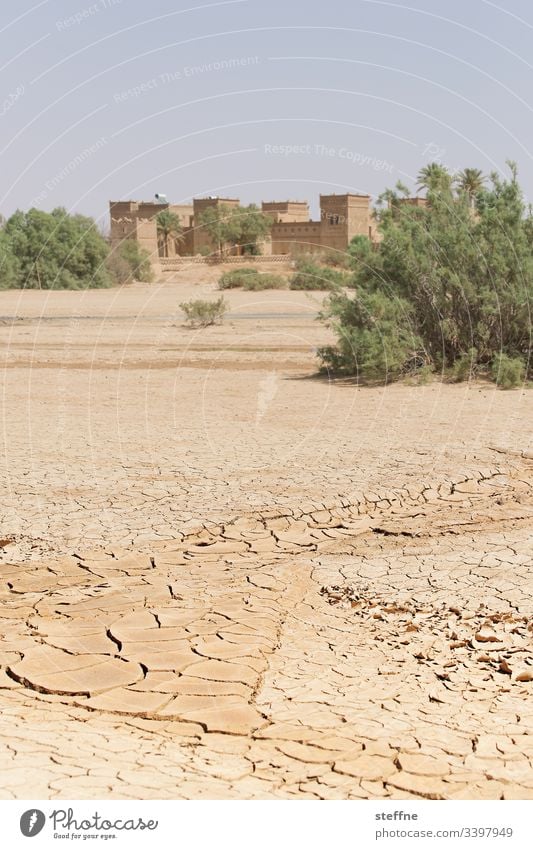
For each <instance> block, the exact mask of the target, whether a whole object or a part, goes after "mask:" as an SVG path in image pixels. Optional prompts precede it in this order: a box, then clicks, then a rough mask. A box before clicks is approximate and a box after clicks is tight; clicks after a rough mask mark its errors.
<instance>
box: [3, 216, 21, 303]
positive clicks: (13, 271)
mask: <svg viewBox="0 0 533 849" xmlns="http://www.w3.org/2000/svg"><path fill="white" fill-rule="evenodd" d="M18 279H19V264H18V262H17V260H16V257H15V256H14V254H13V249H12V246H11V242H10V241H9V237H8V235H7V233H6V232H5V230H3V229H2V230H0V289H14V288H15V287H16V286H17V283H18Z"/></svg>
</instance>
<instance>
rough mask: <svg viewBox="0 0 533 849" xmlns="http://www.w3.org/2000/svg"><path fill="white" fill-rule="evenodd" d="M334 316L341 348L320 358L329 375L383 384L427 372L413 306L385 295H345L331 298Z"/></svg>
mask: <svg viewBox="0 0 533 849" xmlns="http://www.w3.org/2000/svg"><path fill="white" fill-rule="evenodd" d="M329 316H330V319H333V320H332V324H333V327H334V329H335V330H336V332H337V337H338V342H337V346H336V347H332V346H330V347H326V348H321V349H320V350H319V352H318V353H319V356H320V357H321V359H322V363H323V367H325V368H326V369H328V370H332V371H334V372H340V373H344V374H348V375H356V376H358V377H359V376H361V377H364V378H365V379H369V380H378V379H381V378H383V376H386V377H388V378H391V379H394V378H396V377H398V376H399V375H400V374H402V373H406V372H409V371H410V372H415V371H416V370H417V369H419V368H422V367H424V366H425V364H426V363H425V358H424V351H423V349H422V345H421V342H420V339H419V338H418V336H417V334H416V332H413V329H412V309H411V307H410V305H409V303H408V302H407V301H400V300H398V299H393V298H389V297H388V296H387V295H384V294H383V293H381V292H372V293H367V292H361V293H360V294H359V295H358V296H356V297H349V296H348V295H347V294H345V293H343V292H339V293H335V294H333V295H332V296H331V299H330V304H329Z"/></svg>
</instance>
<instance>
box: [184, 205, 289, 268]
mask: <svg viewBox="0 0 533 849" xmlns="http://www.w3.org/2000/svg"><path fill="white" fill-rule="evenodd" d="M200 225H201V226H202V227H205V229H206V231H207V233H208V234H209V236H210V237H211V239H212V241H213V242H214V244H215V245H216V248H217V252H218V254H219V256H222V254H223V253H224V252H225V251H226V250H227V248H228V247H229V246H234V245H238V246H239V247H240V248H241V249H242V252H243V253H246V254H258V253H259V252H260V248H259V242H260V241H261V240H262V239H264V238H265V237H266V236H267V235H268V233H269V232H270V228H271V227H272V219H271V217H270V216H269V215H265V213H263V212H261V210H260V209H258V207H257V206H255V204H250V206H244V207H242V206H238V207H230V206H229V205H228V204H220V206H208V207H207V209H205V210H204V211H203V212H202V214H201V216H200Z"/></svg>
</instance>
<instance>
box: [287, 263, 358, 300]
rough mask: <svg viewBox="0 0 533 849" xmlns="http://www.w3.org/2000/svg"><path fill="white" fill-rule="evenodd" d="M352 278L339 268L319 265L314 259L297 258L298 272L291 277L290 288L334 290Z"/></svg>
mask: <svg viewBox="0 0 533 849" xmlns="http://www.w3.org/2000/svg"><path fill="white" fill-rule="evenodd" d="M350 279H351V277H350V275H349V274H346V273H345V272H343V271H339V270H338V269H337V268H332V267H331V266H329V265H319V264H318V263H317V262H314V261H313V260H312V259H308V258H300V259H297V260H296V272H295V273H294V274H293V276H292V277H291V279H290V284H289V288H290V289H306V290H316V291H322V292H323V291H333V290H334V289H338V288H339V287H340V286H346V285H347V283H348V281H349V280H350Z"/></svg>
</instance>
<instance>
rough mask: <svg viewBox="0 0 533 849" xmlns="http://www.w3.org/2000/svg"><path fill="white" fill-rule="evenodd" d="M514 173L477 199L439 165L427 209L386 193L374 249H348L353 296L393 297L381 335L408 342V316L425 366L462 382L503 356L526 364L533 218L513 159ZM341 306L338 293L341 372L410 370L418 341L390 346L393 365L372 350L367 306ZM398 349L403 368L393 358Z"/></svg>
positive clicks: (378, 323) (379, 315) (378, 319)
mask: <svg viewBox="0 0 533 849" xmlns="http://www.w3.org/2000/svg"><path fill="white" fill-rule="evenodd" d="M511 170H512V176H511V179H510V180H502V179H501V178H500V177H499V176H498V175H497V174H493V175H492V176H491V186H490V187H489V188H485V187H484V186H483V184H482V183H481V184H480V185H479V187H478V189H477V190H476V193H475V196H473V194H472V191H467V190H466V189H464V188H461V186H460V187H459V190H458V191H454V184H453V182H452V180H451V178H450V179H449V180H448V179H444V178H443V177H442V168H441V169H440V171H439V175H437V176H439V179H438V180H437V179H435V180H433V178H432V176H431V174H430V175H429V178H428V179H427V185H428V196H427V206H426V207H419V206H413V205H410V204H402V203H401V200H402V198H401V197H400V196H399V194H395V193H394V192H389V193H388V198H387V199H388V201H389V203H388V206H387V208H385V209H384V210H382V211H381V212H379V213H378V217H379V226H380V230H381V235H382V241H381V242H380V244H379V246H378V247H377V249H375V248H372V246H371V245H370V243H368V242H367V241H365V240H361V239H357V240H354V241H353V242H352V244H351V245H350V248H349V253H350V254H351V256H352V258H353V267H354V275H353V279H352V282H351V285H352V286H353V287H354V289H355V290H356V293H357V294H356V296H355V301H358V302H360V303H361V305H366V306H368V307H369V308H372V301H369V300H368V298H369V296H371V295H377V294H379V295H380V296H381V297H380V300H379V304H380V305H382V304H383V303H384V301H383V299H388V300H389V301H390V304H389V308H388V309H387V310H385V311H384V312H383V311H380V310H377V312H376V314H375V315H374V319H375V333H377V334H379V333H380V332H381V333H382V335H383V338H389V337H390V336H391V334H392V337H393V338H395V339H404V336H403V334H402V332H401V331H402V328H403V329H405V321H406V316H407V315H408V317H409V327H410V329H411V333H412V337H413V339H414V338H417V339H418V340H419V344H420V346H421V347H420V350H421V351H422V352H423V357H424V358H425V359H426V363H427V364H428V365H431V366H432V367H433V368H434V369H435V370H441V369H442V370H446V371H447V372H448V373H450V371H451V373H452V375H455V378H456V379H461V378H466V377H468V376H469V375H470V374H471V373H474V372H476V371H478V370H479V371H481V372H483V371H485V372H488V371H489V370H490V367H491V363H492V362H493V360H494V359H495V357H496V355H497V354H499V353H502V354H504V355H505V356H506V357H508V358H510V359H511V360H513V361H514V360H520V361H521V362H522V365H523V368H524V369H525V368H526V364H527V363H528V361H529V352H530V344H531V342H530V339H531V336H530V334H531V304H532V301H533V218H532V217H531V215H530V214H529V213H528V212H527V211H526V208H525V204H524V201H523V197H522V192H521V190H520V187H519V185H518V182H517V179H516V169H515V167H514V166H513V165H512V163H511ZM402 192H403V189H402ZM474 204H475V206H474ZM344 297H347V296H344ZM343 303H344V302H343V298H342V296H339V295H338V293H333V296H332V298H331V302H330V307H329V310H326V313H325V317H326V319H327V320H328V321H329V322H330V323H331V324H332V326H333V327H334V329H335V331H336V333H337V337H338V344H337V347H336V358H337V359H336V362H337V365H338V366H339V368H341V369H342V370H343V371H344V372H351V373H353V374H359V375H362V376H363V377H364V376H368V377H372V378H373V379H374V378H375V377H376V375H377V374H381V377H382V379H390V378H391V377H392V376H393V375H394V374H395V373H396V374H402V373H404V371H405V369H406V368H409V360H410V358H411V357H412V356H413V352H412V350H411V349H412V346H409V345H405V346H404V347H403V348H402V346H399V347H398V346H396V345H395V346H393V347H394V349H395V351H396V356H395V357H393V359H394V362H395V365H396V368H394V369H391V368H389V360H388V358H386V357H383V355H382V353H380V349H379V346H378V345H373V346H372V347H371V349H370V348H369V346H368V340H367V334H368V318H367V317H366V313H365V310H364V309H354V308H348V307H346V308H345V309H342V306H343ZM376 303H377V302H376ZM407 308H408V311H407ZM393 325H395V326H394V327H393ZM346 339H350V340H351V345H352V347H353V348H354V351H352V350H351V348H350V347H348V349H347V347H346ZM402 350H403V353H404V354H405V357H406V360H405V362H404V364H403V366H401V364H400V363H399V361H398V359H397V358H398V357H399V358H401V356H402ZM322 357H323V360H324V363H325V365H326V366H329V365H330V364H331V363H332V362H333V359H332V354H331V352H328V353H327V354H326V356H325V359H324V354H323V353H322ZM498 363H500V371H501V360H498ZM506 369H507V366H504V370H506ZM494 373H495V372H494V371H493V374H494Z"/></svg>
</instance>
